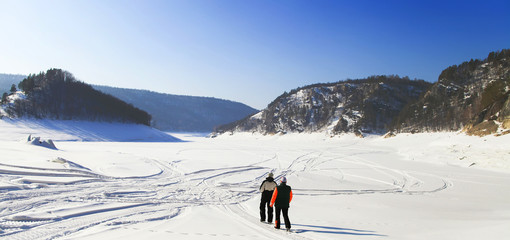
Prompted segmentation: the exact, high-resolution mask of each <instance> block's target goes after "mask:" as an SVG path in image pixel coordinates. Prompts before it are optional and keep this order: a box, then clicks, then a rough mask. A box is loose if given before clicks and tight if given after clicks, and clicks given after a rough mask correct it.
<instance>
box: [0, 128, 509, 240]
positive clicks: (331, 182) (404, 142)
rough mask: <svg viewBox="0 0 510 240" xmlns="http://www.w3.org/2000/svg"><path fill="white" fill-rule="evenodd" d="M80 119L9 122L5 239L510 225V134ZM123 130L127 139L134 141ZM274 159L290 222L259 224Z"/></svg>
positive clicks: (364, 234) (494, 231) (455, 235)
mask: <svg viewBox="0 0 510 240" xmlns="http://www.w3.org/2000/svg"><path fill="white" fill-rule="evenodd" d="M61 124H63V125H64V126H62V125H61ZM82 128H87V124H85V123H76V124H74V123H73V124H66V123H59V122H51V123H34V122H10V121H2V122H1V123H0V132H1V133H2V135H1V138H0V156H1V157H0V238H1V239H28V240H30V239H93V240H95V239H122V240H128V239H136V240H139V239H153V240H156V239H192V240H197V239H208V240H210V239H314V240H321V239H352V240H359V239H367V240H372V239H378V240H379V239H380V240H386V239H392V240H393V239H396V240H400V239H401V240H413V239H417V240H418V239H419V240H421V239H423V240H430V239H435V240H442V239H444V240H448V239H463V240H479V239H496V240H498V239H506V238H507V237H508V235H510V229H509V228H508V219H510V202H509V201H508V199H509V198H510V170H509V168H508V166H509V164H508V162H509V161H510V159H509V158H510V152H509V151H510V150H509V148H508V146H509V144H510V136H508V135H507V136H502V137H498V138H496V137H484V138H478V137H466V136H465V135H461V134H460V135H459V134H455V133H445V134H415V135H405V134H401V135H399V136H397V137H394V138H389V139H385V138H380V137H367V138H364V139H360V138H357V137H355V136H353V135H340V136H338V137H333V138H331V137H329V136H326V135H324V134H288V135H285V136H262V135H252V134H247V133H241V134H236V135H234V136H225V135H223V136H219V137H217V138H197V137H193V136H187V135H177V136H178V137H179V138H180V139H183V140H185V141H180V142H149V143H145V142H144V143H141V142H95V141H89V142H81V141H80V140H84V139H92V136H90V135H88V134H85V133H83V132H81V130H80V129H82ZM95 128H97V131H96V133H97V134H101V132H103V131H104V132H106V133H108V134H107V135H115V136H117V134H120V133H119V131H120V132H122V131H128V130H131V131H134V132H137V131H138V132H139V133H140V134H141V135H143V134H142V133H148V132H151V131H150V130H149V129H148V128H143V129H138V130H137V128H136V126H133V125H131V126H126V125H121V124H116V125H108V126H103V127H99V126H97V125H95V127H91V129H95ZM87 132H88V131H87ZM29 133H32V134H38V135H40V136H43V137H51V138H54V139H57V140H60V141H57V142H56V145H57V148H58V150H55V149H50V148H43V147H39V146H34V145H31V144H26V140H24V139H23V138H25V136H26V135H28V134H29ZM123 134H124V133H121V135H122V136H117V137H116V138H117V139H125V140H126V139H128V138H127V137H126V136H124V135H123ZM72 136H74V137H72ZM76 136H79V137H76ZM130 138H131V137H130ZM96 139H97V140H102V139H103V137H98V138H96ZM73 140H77V141H73ZM473 163H475V164H473ZM487 168H497V169H498V170H497V171H493V170H490V171H488V170H487ZM270 171H272V172H274V174H275V176H276V179H277V181H278V180H279V179H280V178H281V177H283V176H286V177H287V179H288V182H289V185H290V186H292V189H293V192H294V198H293V200H292V203H291V207H290V210H289V215H290V219H291V222H292V229H293V232H291V233H287V232H285V231H278V230H275V229H273V227H272V226H271V225H269V224H265V223H261V222H259V216H258V214H259V209H258V206H259V199H260V193H259V192H258V187H259V186H260V183H261V182H262V180H263V179H264V178H265V177H266V175H267V173H268V172H270Z"/></svg>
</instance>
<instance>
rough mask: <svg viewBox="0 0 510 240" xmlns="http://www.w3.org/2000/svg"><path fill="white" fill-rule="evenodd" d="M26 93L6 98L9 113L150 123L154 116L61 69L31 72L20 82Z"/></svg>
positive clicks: (39, 116) (41, 116) (19, 115)
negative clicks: (96, 88) (7, 99)
mask: <svg viewBox="0 0 510 240" xmlns="http://www.w3.org/2000/svg"><path fill="white" fill-rule="evenodd" d="M18 88H19V89H20V90H22V91H23V93H24V97H14V96H13V97H12V98H11V101H9V102H5V101H4V111H5V113H6V114H7V115H9V116H10V117H18V118H20V117H34V118H49V119H63V120H71V119H73V120H74V119H80V120H91V121H119V122H131V123H138V124H144V125H150V122H151V116H150V115H149V114H148V113H147V112H145V111H142V110H140V109H138V108H135V107H133V106H132V105H130V104H127V103H125V102H123V101H122V100H120V99H118V98H115V97H113V96H111V95H108V94H105V93H102V92H100V91H97V90H95V89H93V88H92V87H91V86H90V85H88V84H85V83H83V82H80V81H78V80H76V79H75V78H74V76H73V75H72V74H71V73H69V72H66V71H62V70H60V69H50V70H48V71H46V72H45V73H44V72H41V73H39V74H31V75H29V76H28V77H26V78H25V79H23V81H21V82H20V83H19V85H18Z"/></svg>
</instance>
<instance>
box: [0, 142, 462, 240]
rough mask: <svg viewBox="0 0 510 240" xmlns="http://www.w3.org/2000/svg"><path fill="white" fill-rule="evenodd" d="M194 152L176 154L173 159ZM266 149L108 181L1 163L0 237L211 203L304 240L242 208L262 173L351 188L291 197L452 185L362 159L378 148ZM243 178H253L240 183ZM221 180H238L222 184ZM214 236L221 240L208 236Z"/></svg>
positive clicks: (72, 229)
mask: <svg viewBox="0 0 510 240" xmlns="http://www.w3.org/2000/svg"><path fill="white" fill-rule="evenodd" d="M211 144H216V143H211ZM218 148H219V149H220V150H222V151H233V152H236V151H237V152H238V153H239V156H253V155H257V154H258V152H257V151H256V150H255V151H254V152H252V151H250V149H249V148H247V147H246V146H244V145H242V144H239V146H232V145H229V146H228V147H227V146H223V145H218ZM345 148H350V151H349V154H344V153H343V149H345ZM196 150H198V149H193V148H190V149H182V150H180V151H177V153H176V155H179V154H183V153H185V152H187V151H191V152H193V151H196ZM215 150H216V149H215ZM355 150H356V149H355ZM265 151H266V152H267V154H266V155H264V156H262V157H261V156H258V157H257V158H255V157H254V158H253V159H257V160H256V161H253V162H251V163H249V164H240V165H235V166H227V167H218V168H205V169H200V170H195V171H186V170H183V169H181V168H180V164H179V162H178V161H174V162H167V161H162V160H158V159H150V158H148V159H147V163H148V164H152V165H154V166H157V167H158V168H159V169H160V171H159V172H158V173H156V174H152V175H149V176H138V177H113V176H107V175H104V174H102V173H99V172H94V171H93V170H90V169H86V168H69V169H52V168H41V167H28V166H18V165H13V164H5V163H0V183H4V184H5V185H9V187H4V188H0V193H1V195H0V237H1V238H2V239H24V240H29V239H57V238H61V237H65V236H68V235H70V234H74V233H77V232H79V231H81V230H84V229H87V228H90V227H94V226H97V225H100V224H103V225H108V226H120V227H122V228H130V226H131V225H134V224H137V223H142V222H150V221H160V220H166V219H172V218H175V217H177V216H179V215H180V214H182V212H183V210H184V209H186V208H189V207H193V206H204V205H216V206H219V207H221V208H223V209H224V210H225V211H227V212H230V213H232V214H233V216H235V217H236V218H237V219H239V221H240V222H241V223H242V224H244V225H245V226H247V227H248V228H251V229H254V230H255V231H257V232H261V234H262V235H263V236H264V237H266V238H275V237H277V238H288V239H308V238H306V237H305V236H303V235H300V234H299V231H297V232H296V234H294V233H290V234H289V233H285V232H278V231H274V229H272V226H270V225H264V224H260V223H259V221H258V216H254V215H250V214H248V213H247V211H246V209H244V208H243V205H242V204H241V203H243V202H246V201H248V200H250V199H252V198H254V197H255V198H258V197H259V192H258V187H259V185H260V183H261V181H262V180H263V179H264V178H265V177H266V174H267V172H269V171H273V172H274V173H275V179H276V180H278V179H279V178H281V177H282V176H287V177H289V176H290V177H294V178H295V179H297V180H303V181H306V179H307V177H308V176H309V175H310V174H319V175H323V176H322V177H328V178H331V179H333V180H334V181H336V182H339V183H354V184H352V185H347V186H348V187H345V186H329V187H317V188H304V187H300V188H293V189H294V194H295V195H296V196H299V195H306V196H324V195H326V196H327V195H354V194H406V195H419V194H434V193H437V192H440V191H444V190H447V189H448V188H450V187H452V186H453V182H452V180H450V179H446V178H444V177H441V176H438V175H435V174H433V173H430V172H422V171H419V170H401V169H397V168H392V167H391V166H389V165H387V164H385V163H384V162H379V161H377V159H372V158H370V157H367V156H366V155H367V154H372V155H377V154H385V153H384V152H383V153H380V152H378V151H384V150H383V149H369V148H359V149H358V151H356V153H354V154H353V153H352V152H353V151H354V150H353V149H352V146H351V145H344V146H337V147H335V148H329V149H325V150H323V151H317V150H314V149H299V150H297V151H293V153H294V154H295V157H293V158H291V159H290V160H289V159H288V156H283V155H285V153H282V152H280V149H278V147H274V148H271V147H270V146H267V149H266V150H265ZM70 162H71V161H70ZM71 163H72V162H71ZM243 163H244V161H243ZM77 166H80V165H77ZM247 173H249V174H252V175H253V176H256V177H254V178H246V177H243V175H245V174H247ZM250 176H251V175H250ZM51 178H55V179H54V180H51ZM227 178H229V179H232V178H234V179H242V180H240V181H232V180H230V181H223V180H225V179H227ZM334 181H333V182H334ZM330 182H331V181H330ZM304 232H306V231H304ZM169 233H172V232H171V231H169ZM173 233H175V232H173ZM181 234H185V233H181ZM214 236H216V237H221V235H214V234H213V235H211V237H214Z"/></svg>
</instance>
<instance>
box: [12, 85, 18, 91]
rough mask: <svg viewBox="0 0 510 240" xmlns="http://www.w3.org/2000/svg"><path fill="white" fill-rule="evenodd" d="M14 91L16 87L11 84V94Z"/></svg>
mask: <svg viewBox="0 0 510 240" xmlns="http://www.w3.org/2000/svg"><path fill="white" fill-rule="evenodd" d="M16 91H18V89H16V85H14V84H12V86H11V93H15V92H16Z"/></svg>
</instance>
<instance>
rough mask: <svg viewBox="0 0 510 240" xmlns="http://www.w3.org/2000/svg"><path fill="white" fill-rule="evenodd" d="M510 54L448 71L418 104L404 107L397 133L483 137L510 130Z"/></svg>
mask: <svg viewBox="0 0 510 240" xmlns="http://www.w3.org/2000/svg"><path fill="white" fill-rule="evenodd" d="M509 94H510V50H502V51H500V52H492V53H490V54H489V56H488V57H487V58H486V59H484V60H471V61H469V62H464V63H462V64H461V65H459V66H457V65H454V66H451V67H448V68H447V69H445V70H444V71H443V72H442V73H441V75H440V76H439V79H438V81H437V82H436V83H435V84H434V85H433V86H432V87H431V88H430V89H429V90H428V91H427V92H426V93H425V94H424V95H423V96H422V97H421V98H420V99H418V100H417V101H416V102H414V103H411V104H409V105H407V106H406V107H404V109H403V110H402V111H401V113H400V114H399V116H398V117H397V119H396V121H395V124H394V125H393V126H392V129H393V130H395V131H397V132H435V131H459V130H464V131H466V133H468V134H471V135H478V136H483V135H487V134H493V133H496V132H498V131H500V132H501V131H504V129H505V128H506V129H508V125H509V123H508V122H509V116H510V115H509V112H510V110H509V104H510V103H509Z"/></svg>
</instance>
